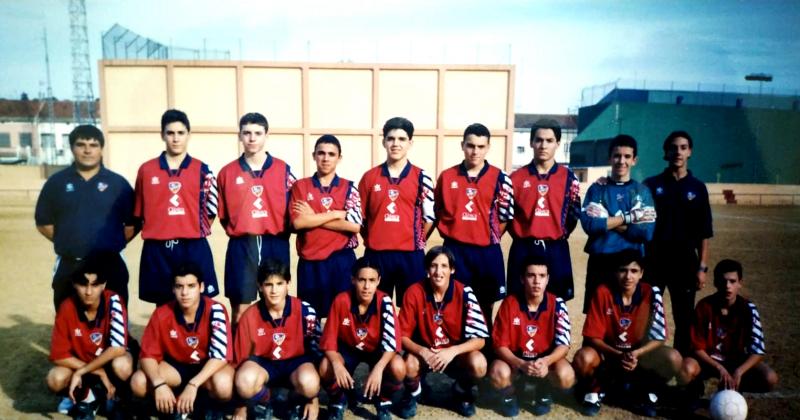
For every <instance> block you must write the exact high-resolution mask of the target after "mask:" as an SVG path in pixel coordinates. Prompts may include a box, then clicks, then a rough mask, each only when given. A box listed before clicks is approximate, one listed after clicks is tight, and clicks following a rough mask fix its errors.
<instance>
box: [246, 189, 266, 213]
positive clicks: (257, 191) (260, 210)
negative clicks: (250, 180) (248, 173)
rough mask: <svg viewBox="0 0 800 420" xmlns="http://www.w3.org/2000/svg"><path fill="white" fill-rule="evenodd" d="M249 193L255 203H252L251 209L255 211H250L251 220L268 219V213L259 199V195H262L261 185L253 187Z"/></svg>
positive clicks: (262, 201)
mask: <svg viewBox="0 0 800 420" xmlns="http://www.w3.org/2000/svg"><path fill="white" fill-rule="evenodd" d="M250 192H251V193H253V195H254V196H256V199H255V201H253V207H255V208H256V209H255V210H251V211H250V217H252V218H253V219H262V218H265V217H269V211H267V210H264V208H263V207H264V205H263V203H264V200H262V199H261V194H263V193H264V186H263V185H253V186H252V187H250Z"/></svg>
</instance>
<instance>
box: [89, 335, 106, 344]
mask: <svg viewBox="0 0 800 420" xmlns="http://www.w3.org/2000/svg"><path fill="white" fill-rule="evenodd" d="M89 340H92V343H94V344H95V345H96V346H99V345H100V342H101V341H103V333H101V332H93V333H91V334H89Z"/></svg>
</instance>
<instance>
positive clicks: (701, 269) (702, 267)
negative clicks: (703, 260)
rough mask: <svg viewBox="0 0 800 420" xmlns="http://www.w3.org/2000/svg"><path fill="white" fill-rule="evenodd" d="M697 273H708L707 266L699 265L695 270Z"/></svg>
mask: <svg viewBox="0 0 800 420" xmlns="http://www.w3.org/2000/svg"><path fill="white" fill-rule="evenodd" d="M697 271H702V272H704V273H708V266H707V265H702V264H700V267H698V268H697Z"/></svg>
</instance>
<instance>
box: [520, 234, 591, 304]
mask: <svg viewBox="0 0 800 420" xmlns="http://www.w3.org/2000/svg"><path fill="white" fill-rule="evenodd" d="M531 256H540V257H544V258H545V259H546V260H547V264H548V272H549V274H550V281H549V282H548V283H547V291H548V292H550V293H552V294H554V295H556V296H558V297H560V298H561V299H564V301H565V302H566V301H568V300H570V299H572V298H573V297H575V286H574V283H573V280H572V260H571V259H570V256H569V242H567V241H566V240H560V239H559V240H547V239H542V240H539V239H533V238H525V239H514V241H513V242H512V243H511V251H509V253H508V294H509V295H511V294H514V293H517V292H519V291H520V290H522V281H521V280H520V275H522V265H523V264H524V263H525V260H526V259H527V258H529V257H531Z"/></svg>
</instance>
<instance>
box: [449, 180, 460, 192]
mask: <svg viewBox="0 0 800 420" xmlns="http://www.w3.org/2000/svg"><path fill="white" fill-rule="evenodd" d="M450 189H451V190H457V189H458V181H453V182H451V183H450Z"/></svg>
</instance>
